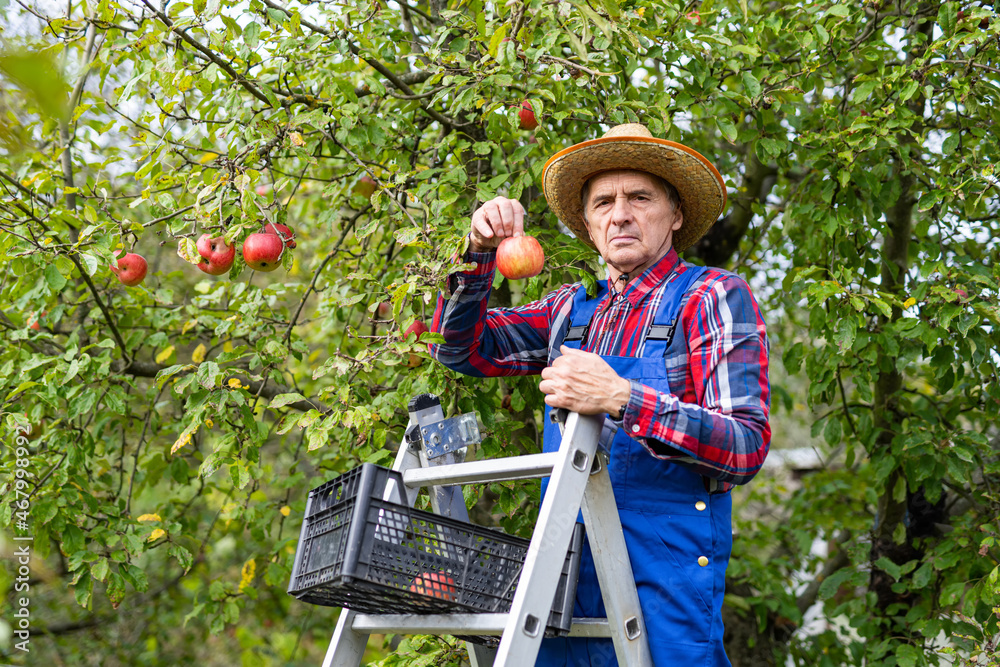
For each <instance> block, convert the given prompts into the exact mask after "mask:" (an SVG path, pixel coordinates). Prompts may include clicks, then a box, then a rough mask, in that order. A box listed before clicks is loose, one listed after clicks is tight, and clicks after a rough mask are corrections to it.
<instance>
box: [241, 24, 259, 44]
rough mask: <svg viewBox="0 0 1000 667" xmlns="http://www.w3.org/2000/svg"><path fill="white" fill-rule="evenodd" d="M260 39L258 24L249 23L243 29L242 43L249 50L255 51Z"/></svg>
mask: <svg viewBox="0 0 1000 667" xmlns="http://www.w3.org/2000/svg"><path fill="white" fill-rule="evenodd" d="M259 37H260V24H259V23H255V22H253V21H251V22H250V23H248V24H247V25H246V26H245V27H244V28H243V41H244V42H245V43H246V45H247V46H249V47H250V48H251V49H256V48H257V44H258V43H259Z"/></svg>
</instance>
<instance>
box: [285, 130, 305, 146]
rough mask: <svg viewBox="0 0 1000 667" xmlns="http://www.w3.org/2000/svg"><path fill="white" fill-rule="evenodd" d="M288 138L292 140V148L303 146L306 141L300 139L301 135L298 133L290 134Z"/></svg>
mask: <svg viewBox="0 0 1000 667" xmlns="http://www.w3.org/2000/svg"><path fill="white" fill-rule="evenodd" d="M288 138H289V139H291V140H292V145H293V146H305V145H306V140H305V139H303V138H302V135H301V134H299V133H298V132H291V133H290V134H289V135H288Z"/></svg>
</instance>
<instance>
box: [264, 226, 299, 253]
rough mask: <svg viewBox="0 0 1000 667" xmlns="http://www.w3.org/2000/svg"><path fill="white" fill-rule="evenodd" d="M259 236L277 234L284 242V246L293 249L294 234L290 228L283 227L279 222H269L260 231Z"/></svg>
mask: <svg viewBox="0 0 1000 667" xmlns="http://www.w3.org/2000/svg"><path fill="white" fill-rule="evenodd" d="M260 233H261V234H277V235H278V236H280V237H281V240H282V241H284V242H285V246H286V247H288V248H289V249H291V248H294V247H295V232H293V231H292V228H291V227H289V226H287V225H283V224H281V223H280V222H269V223H267V224H266V225H264V229H262V230H260Z"/></svg>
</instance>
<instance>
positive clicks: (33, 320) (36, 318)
mask: <svg viewBox="0 0 1000 667" xmlns="http://www.w3.org/2000/svg"><path fill="white" fill-rule="evenodd" d="M48 314H49V311H47V310H43V311H42V314H41V315H39V314H38V312H37V311H34V312H32V313H31V314H30V315H28V328H29V329H33V330H35V331H41V330H42V324H41V322H42V318H43V317H45V316H46V315H48Z"/></svg>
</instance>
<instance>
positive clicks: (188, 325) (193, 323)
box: [181, 320, 198, 334]
mask: <svg viewBox="0 0 1000 667" xmlns="http://www.w3.org/2000/svg"><path fill="white" fill-rule="evenodd" d="M197 324H198V320H188V321H187V322H185V323H184V326H182V327H181V333H182V334H186V333H187V332H188V331H191V329H193V328H194V327H195V326H196V325H197Z"/></svg>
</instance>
